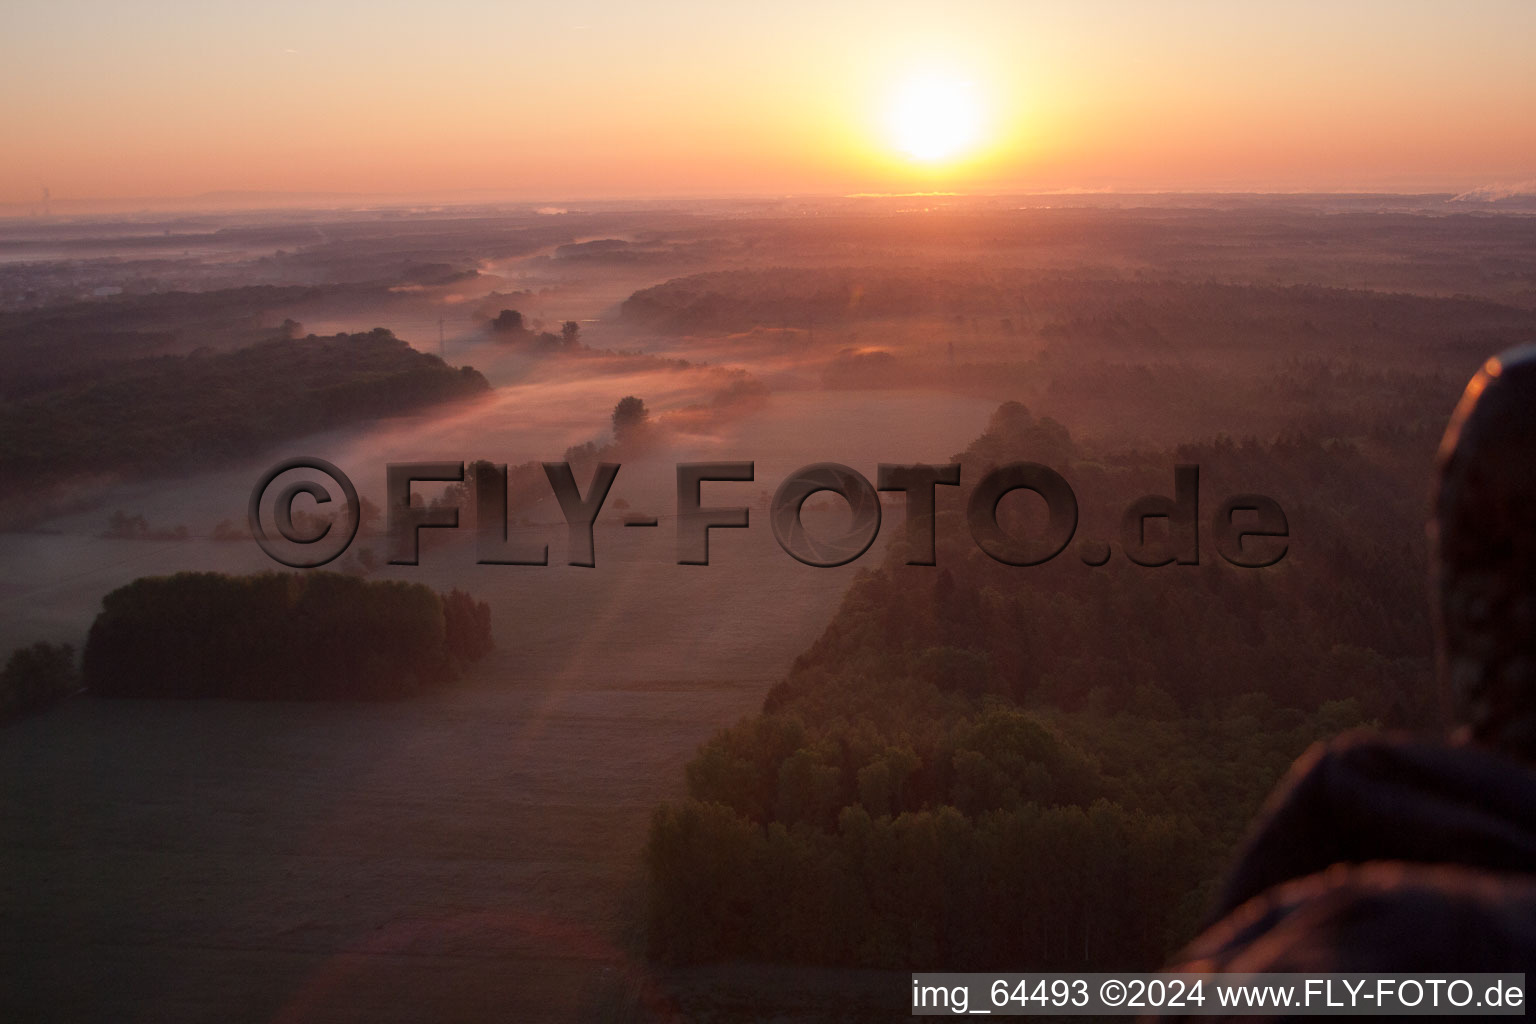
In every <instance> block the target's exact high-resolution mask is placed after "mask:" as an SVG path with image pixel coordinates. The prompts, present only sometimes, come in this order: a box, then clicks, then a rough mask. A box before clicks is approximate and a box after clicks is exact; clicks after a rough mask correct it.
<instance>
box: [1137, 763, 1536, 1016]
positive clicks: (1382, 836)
mask: <svg viewBox="0 0 1536 1024" xmlns="http://www.w3.org/2000/svg"><path fill="white" fill-rule="evenodd" d="M1216 916H1217V918H1218V920H1217V921H1216V922H1215V923H1214V924H1212V925H1211V926H1210V927H1209V928H1207V929H1206V930H1205V932H1204V933H1203V934H1201V935H1200V937H1199V938H1197V939H1195V941H1194V942H1193V943H1191V944H1190V945H1189V947H1188V948H1187V949H1185V950H1184V952H1183V953H1182V954H1181V955H1180V957H1179V959H1178V961H1177V962H1176V963H1175V964H1174V965H1173V966H1172V967H1170V970H1172V971H1176V972H1191V971H1194V972H1222V973H1234V974H1246V973H1292V972H1294V973H1347V972H1402V973H1445V972H1468V973H1470V972H1475V971H1498V972H1524V973H1526V974H1528V975H1536V770H1533V769H1532V767H1531V766H1530V765H1527V764H1525V763H1523V762H1518V761H1513V760H1510V759H1508V758H1505V757H1502V756H1499V755H1496V754H1492V753H1489V752H1487V751H1485V750H1482V749H1479V748H1476V747H1457V746H1431V745H1426V744H1420V743H1414V742H1411V741H1407V740H1401V739H1383V738H1379V737H1372V736H1366V735H1349V736H1344V737H1340V738H1339V739H1336V740H1333V741H1331V742H1329V743H1326V744H1319V745H1318V746H1316V747H1314V748H1313V749H1311V750H1309V751H1308V752H1307V753H1306V754H1304V755H1303V756H1302V757H1301V758H1300V759H1298V760H1297V762H1296V764H1295V765H1294V766H1293V767H1292V769H1291V771H1290V773H1289V774H1288V775H1287V776H1286V778H1285V780H1284V781H1283V782H1282V783H1281V785H1280V786H1279V788H1278V789H1277V790H1276V792H1275V794H1274V796H1272V797H1271V798H1270V801H1269V803H1268V804H1267V805H1266V807H1265V810H1264V812H1263V813H1262V814H1261V815H1260V818H1259V821H1258V823H1257V826H1256V827H1255V829H1254V830H1253V833H1252V835H1251V837H1250V838H1249V840H1248V842H1247V844H1246V846H1245V848H1244V850H1243V853H1242V854H1241V856H1240V857H1239V858H1238V861H1237V865H1236V867H1235V869H1234V870H1233V871H1232V873H1231V875H1230V877H1229V878H1228V879H1227V881H1226V884H1225V886H1224V887H1223V890H1222V894H1221V896H1220V898H1219V900H1218V901H1217V906H1216ZM1163 1019H1178V1018H1176V1017H1173V1016H1170V1017H1166V1018H1163ZM1190 1019H1191V1020H1194V1019H1198V1020H1205V1021H1209V1020H1212V1019H1220V1018H1211V1017H1200V1018H1190ZM1233 1019H1237V1018H1236V1017H1234V1018H1233ZM1242 1019H1243V1020H1249V1021H1251V1020H1266V1019H1267V1020H1286V1019H1290V1018H1288V1017H1287V1016H1285V1015H1283V1014H1276V1015H1273V1016H1269V1017H1263V1016H1252V1015H1243V1016H1242Z"/></svg>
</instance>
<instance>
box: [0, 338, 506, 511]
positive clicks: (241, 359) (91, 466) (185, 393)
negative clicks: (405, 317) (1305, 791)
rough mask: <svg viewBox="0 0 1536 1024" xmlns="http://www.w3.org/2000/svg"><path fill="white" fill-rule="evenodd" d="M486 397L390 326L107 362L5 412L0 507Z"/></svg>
mask: <svg viewBox="0 0 1536 1024" xmlns="http://www.w3.org/2000/svg"><path fill="white" fill-rule="evenodd" d="M488 389H489V384H488V383H487V382H486V380H485V378H484V377H483V376H482V375H481V374H480V373H478V372H477V371H476V370H474V369H472V368H471V367H467V366H465V367H460V368H455V367H451V366H448V365H447V364H445V363H444V362H443V361H442V360H441V359H439V358H438V357H437V356H435V355H429V354H426V353H422V352H418V351H416V350H415V349H413V348H411V347H410V346H409V345H408V344H406V343H405V342H404V341H401V340H400V339H398V338H396V337H395V336H394V335H393V334H391V333H390V332H389V331H387V330H384V329H383V328H379V329H377V330H374V331H371V332H369V333H366V334H353V335H337V336H335V337H332V338H320V337H316V336H314V335H311V336H309V337H307V338H299V339H287V338H279V339H274V340H271V341H267V342H263V343H261V344H258V345H253V346H250V347H248V348H243V349H239V350H237V351H233V352H225V353H194V354H192V355H186V356H158V357H153V358H146V359H133V360H126V361H122V362H114V363H106V364H103V365H101V366H99V367H97V368H96V370H95V371H94V372H93V374H92V376H91V378H90V379H89V380H88V381H81V382H77V383H72V384H69V385H67V386H63V387H59V388H56V389H50V390H46V391H43V392H40V393H33V394H28V395H27V396H26V397H24V398H20V399H17V400H14V401H9V402H3V403H0V478H3V479H4V481H5V483H4V485H3V487H0V498H4V497H10V496H14V495H16V494H18V493H23V492H26V491H27V490H29V489H31V488H34V487H36V486H37V485H38V484H39V483H43V482H47V481H49V480H53V479H58V478H61V477H63V476H65V475H67V474H71V473H79V472H108V473H160V472H178V471H182V470H187V469H190V468H194V467H197V466H200V465H204V464H207V463H209V462H213V463H217V462H219V461H222V460H225V459H229V458H233V457H240V456H246V455H251V454H254V453H255V452H258V451H260V450H261V449H263V448H265V447H268V446H270V445H272V444H273V443H275V442H278V441H282V440H284V439H287V438H292V437H299V436H302V435H305V434H312V433H315V432H317V431H321V430H327V429H331V428H333V427H337V426H341V425H343V424H347V423H353V422H357V421H359V420H365V419H372V418H377V417H381V416H397V415H400V414H401V413H404V412H409V411H411V410H414V409H420V408H423V407H426V406H429V405H433V404H436V403H439V402H445V401H449V400H452V399H457V398H463V397H466V396H471V395H476V394H479V393H481V392H484V391H486V390H488Z"/></svg>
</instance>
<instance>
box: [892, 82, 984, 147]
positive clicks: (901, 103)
mask: <svg viewBox="0 0 1536 1024" xmlns="http://www.w3.org/2000/svg"><path fill="white" fill-rule="evenodd" d="M888 123H889V127H890V131H891V136H892V138H893V140H894V141H895V143H896V146H897V148H898V149H900V150H901V151H902V152H903V153H906V154H907V155H908V156H910V157H912V158H913V159H915V160H922V161H925V162H933V161H938V160H946V159H949V158H951V157H956V156H960V155H962V154H964V153H965V152H966V151H967V150H969V149H972V148H973V147H975V146H976V144H977V143H978V142H980V141H981V130H982V110H981V100H980V98H979V97H978V96H977V90H976V87H975V83H973V82H967V81H962V80H960V79H958V78H951V77H947V76H943V75H934V74H930V75H922V76H918V77H913V78H909V79H908V80H907V81H906V82H904V83H902V85H901V87H900V88H899V89H898V90H897V92H896V94H895V96H894V97H893V98H892V102H891V106H890V110H889V119H888Z"/></svg>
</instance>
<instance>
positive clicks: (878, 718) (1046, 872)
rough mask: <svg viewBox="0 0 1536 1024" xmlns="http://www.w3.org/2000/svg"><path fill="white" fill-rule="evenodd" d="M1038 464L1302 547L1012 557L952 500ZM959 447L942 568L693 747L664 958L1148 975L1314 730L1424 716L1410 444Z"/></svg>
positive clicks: (886, 602)
mask: <svg viewBox="0 0 1536 1024" xmlns="http://www.w3.org/2000/svg"><path fill="white" fill-rule="evenodd" d="M1400 443H1401V444H1402V445H1404V446H1405V448H1406V447H1411V446H1413V445H1415V444H1417V443H1418V439H1416V438H1415V439H1407V438H1405V439H1402V440H1401V442H1400ZM1036 458H1039V459H1044V460H1045V461H1047V462H1049V463H1050V464H1051V465H1052V466H1053V467H1054V468H1057V469H1059V470H1060V471H1061V472H1062V473H1063V474H1064V475H1065V476H1066V477H1067V478H1068V479H1069V480H1070V481H1071V483H1072V485H1073V487H1074V488H1075V490H1076V491H1077V495H1078V498H1079V500H1080V501H1081V503H1082V505H1083V507H1084V509H1085V510H1092V509H1104V508H1115V507H1124V505H1125V503H1126V499H1128V498H1133V497H1136V496H1138V495H1140V494H1148V493H1152V494H1156V493H1167V492H1169V491H1171V488H1172V472H1171V469H1172V466H1173V465H1175V464H1177V463H1194V464H1197V465H1199V466H1200V467H1201V473H1202V485H1203V486H1204V487H1205V488H1210V489H1207V490H1204V491H1203V493H1204V495H1205V497H1204V498H1203V501H1205V502H1206V503H1207V504H1206V505H1205V506H1203V507H1209V506H1210V505H1211V504H1213V503H1214V501H1216V500H1220V499H1219V497H1217V496H1216V495H1219V494H1221V493H1225V492H1230V491H1233V490H1237V489H1238V488H1239V487H1241V488H1242V489H1243V490H1250V491H1257V492H1260V493H1264V494H1268V495H1272V496H1274V497H1275V498H1276V499H1278V500H1280V501H1281V502H1282V504H1284V505H1286V507H1287V508H1288V509H1289V510H1291V511H1292V513H1293V525H1294V534H1293V537H1294V538H1295V541H1294V544H1293V546H1292V551H1291V553H1290V554H1289V555H1288V556H1287V558H1286V560H1285V561H1284V562H1282V563H1281V564H1280V565H1277V566H1274V567H1272V568H1268V569H1244V568H1238V567H1234V566H1231V565H1227V564H1225V563H1224V562H1222V561H1221V560H1220V559H1216V558H1210V557H1206V558H1204V559H1202V562H1201V564H1199V565H1170V566H1165V567H1161V568H1145V567H1140V566H1136V565H1132V564H1130V563H1128V562H1127V561H1126V560H1125V559H1124V558H1116V559H1115V560H1113V561H1111V562H1110V563H1109V564H1108V565H1104V566H1101V567H1096V568H1091V567H1089V566H1087V565H1084V564H1081V563H1080V562H1079V560H1078V559H1076V558H1073V557H1063V558H1058V559H1056V560H1054V561H1053V562H1051V563H1049V564H1047V565H1043V566H1037V567H1033V568H1029V569H1019V568H1016V567H1012V566H1006V565H1002V564H1000V563H998V562H996V561H994V560H992V559H991V558H989V557H987V556H986V555H985V554H984V553H983V552H981V551H980V550H978V549H976V547H975V546H974V545H972V544H970V542H969V540H968V537H967V534H966V531H965V528H964V525H963V523H962V522H961V519H960V516H961V514H962V513H961V511H960V510H961V509H963V508H964V505H965V499H966V497H967V496H968V490H969V486H970V485H974V484H975V482H976V481H977V480H978V479H980V478H981V476H982V475H983V474H984V473H985V472H986V471H987V470H988V469H989V468H990V467H993V466H997V465H1001V464H1004V463H1006V462H1010V461H1017V460H1023V459H1036ZM956 460H957V461H958V462H960V463H961V466H962V487H961V488H958V489H956V490H959V491H961V492H963V493H961V494H960V495H958V496H956V497H955V499H954V500H953V501H952V502H948V501H941V503H940V510H939V517H938V521H937V530H936V533H937V537H938V543H939V551H938V558H937V561H938V567H929V566H909V565H906V564H905V553H906V548H905V545H904V544H903V543H902V542H901V541H899V540H898V541H896V542H893V543H892V544H891V546H890V547H889V548H888V549H887V554H886V558H885V561H884V564H883V565H882V566H881V567H880V568H879V569H877V570H874V571H866V572H864V573H861V574H860V576H859V577H858V578H857V579H856V581H855V582H854V584H853V585H852V586H851V587H850V589H849V590H848V592H847V594H846V595H845V597H844V600H843V603H842V606H841V608H840V609H839V611H838V612H837V614H836V615H835V616H834V618H833V620H832V622H831V623H830V624H829V625H828V627H827V629H826V631H825V632H824V633H823V634H822V636H821V638H820V639H819V640H817V641H816V642H815V643H814V644H813V645H812V646H811V648H810V649H809V650H807V651H806V652H805V653H804V654H802V655H801V656H800V657H799V658H798V659H797V660H796V661H795V663H794V666H793V668H792V669H791V671H790V672H789V674H788V676H787V677H786V678H785V679H784V680H783V681H782V682H781V683H779V684H778V685H777V686H776V687H775V688H774V689H773V690H772V691H771V692H770V693H769V695H768V697H767V699H766V701H765V702H764V706H763V710H762V713H761V714H759V715H757V716H755V717H752V718H748V719H746V720H744V721H742V722H741V723H739V724H738V725H736V726H734V727H732V728H730V729H727V730H725V731H723V732H721V733H719V734H718V735H717V736H715V737H714V738H713V739H712V740H710V741H709V742H708V743H706V744H704V746H703V747H702V748H701V749H700V750H699V752H698V754H697V756H696V757H695V758H694V760H693V761H692V762H691V763H690V764H689V765H688V768H687V780H688V794H689V795H688V799H686V800H684V801H682V802H680V803H677V804H671V805H667V806H664V807H662V808H660V809H658V811H657V812H656V815H655V819H654V822H653V825H652V829H651V835H650V842H649V846H648V848H647V865H648V870H649V873H650V879H651V916H650V933H649V934H650V941H651V944H652V949H653V951H654V952H655V954H656V955H658V956H660V957H662V958H664V959H668V960H672V961H681V962H698V961H710V960H718V959H723V958H736V957H748V958H758V959H768V960H779V961H794V962H802V963H812V964H819V965H857V966H872V967H886V968H898V969H904V970H905V969H934V968H936V967H937V968H942V969H945V970H988V969H1004V968H1006V969H1012V970H1047V969H1117V970H1122V969H1136V968H1140V969H1148V968H1152V967H1155V966H1156V965H1157V964H1159V963H1161V962H1164V961H1165V959H1166V958H1167V957H1168V955H1169V954H1170V953H1171V952H1172V951H1173V950H1175V949H1176V948H1177V947H1178V946H1179V945H1180V944H1181V943H1182V942H1183V941H1185V940H1187V939H1188V938H1190V937H1191V936H1192V934H1193V932H1194V930H1195V928H1196V926H1197V924H1198V922H1199V920H1200V917H1201V914H1202V912H1203V910H1204V907H1205V905H1206V903H1207V901H1208V898H1209V893H1210V892H1211V890H1212V888H1213V886H1214V884H1215V881H1216V876H1217V873H1218V872H1219V870H1220V868H1221V865H1223V864H1224V863H1226V861H1227V859H1228V858H1229V857H1230V855H1231V852H1232V850H1233V848H1234V846H1235V844H1236V843H1237V841H1238V840H1239V838H1240V837H1241V835H1242V832H1243V829H1244V827H1245V826H1246V824H1247V822H1248V821H1249V820H1250V819H1251V817H1252V815H1253V814H1254V812H1255V811H1256V810H1257V808H1258V806H1259V804H1260V802H1261V801H1262V799H1263V797H1264V795H1265V794H1266V793H1267V792H1268V791H1269V789H1270V788H1271V787H1272V786H1273V785H1274V784H1275V782H1276V780H1277V779H1278V778H1279V776H1280V775H1281V773H1282V772H1283V771H1284V770H1285V768H1286V766H1287V765H1289V764H1290V762H1291V761H1292V760H1293V759H1294V758H1295V757H1296V756H1297V755H1298V754H1300V753H1301V752H1302V751H1303V750H1304V749H1305V748H1306V747H1307V746H1308V745H1309V744H1310V743H1311V742H1313V741H1315V740H1318V739H1321V738H1323V737H1326V736H1330V735H1333V734H1335V733H1338V732H1340V731H1341V730H1345V729H1348V728H1350V727H1353V726H1357V725H1364V724H1381V725H1387V726H1397V727H1409V728H1412V727H1419V726H1424V725H1425V724H1427V723H1429V722H1432V721H1433V717H1434V707H1435V691H1434V688H1433V683H1432V680H1433V670H1432V665H1431V651H1430V648H1429V640H1428V638H1429V636H1430V635H1431V632H1432V631H1431V630H1430V628H1429V622H1428V613H1427V602H1426V598H1425V590H1424V579H1425V553H1424V551H1423V549H1422V547H1410V546H1405V545H1403V544H1402V543H1401V541H1399V540H1397V539H1396V538H1400V537H1403V536H1405V535H1410V536H1411V535H1412V534H1408V533H1406V531H1407V529H1408V528H1407V526H1406V525H1404V524H1408V523H1412V522H1414V521H1417V522H1422V521H1423V520H1422V518H1421V517H1422V515H1423V509H1422V495H1421V492H1420V490H1419V488H1418V487H1416V486H1412V484H1411V483H1410V480H1411V479H1412V478H1413V477H1414V473H1413V472H1412V471H1411V470H1410V469H1408V468H1405V467H1408V466H1412V465H1413V462H1412V460H1411V459H1408V458H1407V457H1406V456H1405V457H1403V458H1402V459H1390V460H1389V459H1371V460H1368V459H1364V458H1362V457H1361V455H1360V453H1359V452H1358V451H1357V450H1356V449H1354V448H1353V446H1352V445H1350V444H1349V443H1345V442H1341V441H1321V440H1319V439H1317V438H1315V437H1309V436H1305V435H1296V436H1289V437H1284V438H1279V439H1276V440H1274V441H1271V442H1259V441H1252V440H1250V441H1245V442H1242V443H1236V442H1233V441H1232V440H1230V439H1227V438H1217V439H1215V440H1213V441H1210V442H1205V443H1201V444H1190V445H1184V446H1180V447H1179V448H1177V449H1176V450H1170V451H1147V452H1132V453H1119V454H1104V453H1097V454H1090V453H1087V452H1084V451H1083V450H1082V449H1081V448H1080V446H1079V445H1078V444H1077V443H1076V441H1075V440H1074V439H1073V438H1072V437H1071V436H1070V435H1069V433H1068V432H1067V431H1066V429H1065V428H1064V427H1063V426H1062V425H1061V424H1059V423H1055V422H1054V421H1051V420H1049V419H1046V418H1041V417H1035V416H1033V415H1031V414H1030V412H1029V410H1027V409H1026V408H1024V407H1023V406H1021V405H1019V404H1018V403H1008V404H1006V405H1004V406H1003V407H1002V408H1000V409H999V410H998V412H997V414H996V415H994V416H993V418H992V421H991V424H990V425H989V429H988V431H987V432H986V433H985V434H983V435H982V436H981V437H980V438H978V439H977V440H976V441H975V442H974V443H973V444H972V445H971V446H970V447H969V448H968V449H967V450H966V451H965V452H963V453H961V454H960V455H958V456H956ZM1414 482H1416V481H1414ZM946 490H947V489H946ZM1212 490H1214V492H1215V493H1214V494H1213V493H1212ZM1363 495H1369V496H1370V498H1371V499H1372V501H1373V503H1374V508H1373V509H1372V516H1373V518H1372V520H1371V524H1372V527H1373V528H1372V529H1361V527H1360V520H1359V518H1358V516H1359V512H1360V508H1359V505H1360V501H1361V498H1362V496H1363ZM1015 511H1016V512H1017V510H1015ZM1004 513H1005V520H1006V518H1007V515H1008V514H1009V513H1007V510H1006V509H1004ZM1018 514H1020V515H1022V514H1023V513H1018ZM1101 525H1102V524H1095V523H1093V522H1092V521H1091V517H1090V521H1089V522H1085V524H1084V527H1083V528H1084V530H1085V531H1087V530H1093V529H1097V528H1099V527H1100V526H1101ZM1087 535H1088V536H1093V535H1094V534H1093V533H1091V532H1090V533H1088V534H1087ZM1419 535H1420V536H1422V531H1420V533H1419Z"/></svg>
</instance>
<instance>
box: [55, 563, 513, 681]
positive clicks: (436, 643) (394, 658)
mask: <svg viewBox="0 0 1536 1024" xmlns="http://www.w3.org/2000/svg"><path fill="white" fill-rule="evenodd" d="M491 646H492V641H491V619H490V607H489V606H488V605H486V604H485V603H484V602H477V601H475V600H474V599H473V598H471V597H470V596H469V595H468V594H465V593H463V592H462V591H459V590H453V591H451V592H449V593H448V594H446V595H444V594H438V593H436V592H435V591H433V590H432V589H430V588H429V587H426V586H423V585H422V584H419V583H405V582H400V581H394V580H375V581H369V580H363V579H360V578H357V577H354V576H345V575H341V574H338V573H329V572H309V573H303V574H298V573H262V574H259V575H254V576H227V575H224V574H221V573H211V572H204V573H178V574H176V575H174V576H152V577H145V578H143V579H138V580H135V581H133V582H132V583H130V584H128V585H127V586H125V587H119V588H118V589H117V590H114V591H112V592H111V593H110V594H108V595H107V596H106V597H105V598H103V599H102V610H101V613H100V614H99V615H98V616H97V617H96V621H95V622H94V623H93V624H92V625H91V631H90V635H89V637H88V639H87V640H86V645H85V652H84V656H83V659H82V660H83V664H82V675H83V680H84V683H85V687H86V689H87V690H89V691H90V692H91V693H93V694H95V695H97V696H103V697H235V698H256V699H268V698H269V699H281V700H304V699H322V698H324V699H368V698H389V697H405V696H410V695H412V694H417V693H422V692H424V691H427V690H431V689H433V688H436V687H440V686H443V685H445V684H447V683H449V682H452V681H453V680H454V679H456V678H458V676H459V675H460V673H461V672H462V670H463V668H464V667H465V666H466V665H468V664H470V663H472V662H475V661H478V660H479V659H481V658H482V657H484V656H485V655H486V654H487V653H488V652H489V651H490V650H491Z"/></svg>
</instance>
